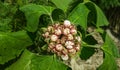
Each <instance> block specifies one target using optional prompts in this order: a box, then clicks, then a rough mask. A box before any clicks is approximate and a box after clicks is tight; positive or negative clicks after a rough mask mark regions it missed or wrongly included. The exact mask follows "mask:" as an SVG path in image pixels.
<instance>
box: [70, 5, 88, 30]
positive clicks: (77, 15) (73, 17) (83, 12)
mask: <svg viewBox="0 0 120 70" xmlns="http://www.w3.org/2000/svg"><path fill="white" fill-rule="evenodd" d="M88 13H89V10H88V8H87V7H86V6H85V5H84V4H83V3H80V4H79V5H78V6H76V7H75V8H74V9H73V10H72V12H71V13H70V14H69V16H68V19H69V20H70V21H71V22H72V23H74V24H76V25H80V26H82V27H83V28H84V29H85V30H86V28H87V16H88Z"/></svg>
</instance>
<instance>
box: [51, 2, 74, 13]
mask: <svg viewBox="0 0 120 70" xmlns="http://www.w3.org/2000/svg"><path fill="white" fill-rule="evenodd" d="M51 1H52V2H53V3H54V4H55V5H56V6H57V8H59V9H62V10H63V11H64V12H66V11H67V9H68V7H69V5H70V3H71V2H72V0H51ZM61 2H62V3H64V5H63V4H62V3H61Z"/></svg>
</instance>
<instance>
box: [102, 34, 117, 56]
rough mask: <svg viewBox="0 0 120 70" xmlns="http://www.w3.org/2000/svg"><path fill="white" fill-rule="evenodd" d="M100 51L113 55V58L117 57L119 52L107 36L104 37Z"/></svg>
mask: <svg viewBox="0 0 120 70" xmlns="http://www.w3.org/2000/svg"><path fill="white" fill-rule="evenodd" d="M102 49H103V50H104V51H105V52H107V53H109V54H111V55H113V56H114V57H119V50H118V48H117V46H116V45H115V44H114V42H113V40H112V39H111V38H110V37H109V35H108V34H107V35H106V37H105V43H104V45H103V47H102Z"/></svg>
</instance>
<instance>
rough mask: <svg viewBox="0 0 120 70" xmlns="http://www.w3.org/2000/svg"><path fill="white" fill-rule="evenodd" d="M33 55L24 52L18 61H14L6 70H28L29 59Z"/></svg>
mask: <svg viewBox="0 0 120 70" xmlns="http://www.w3.org/2000/svg"><path fill="white" fill-rule="evenodd" d="M33 55H34V54H33V53H31V52H29V51H28V50H25V51H24V52H23V53H22V56H21V57H20V59H18V61H16V62H15V63H14V64H12V65H11V66H10V67H8V68H6V70H16V69H17V70H30V63H31V58H32V57H33Z"/></svg>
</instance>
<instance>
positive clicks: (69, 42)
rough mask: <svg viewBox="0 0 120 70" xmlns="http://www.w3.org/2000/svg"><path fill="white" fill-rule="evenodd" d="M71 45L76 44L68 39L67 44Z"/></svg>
mask: <svg viewBox="0 0 120 70" xmlns="http://www.w3.org/2000/svg"><path fill="white" fill-rule="evenodd" d="M69 45H74V43H73V42H72V41H66V42H65V46H69Z"/></svg>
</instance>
